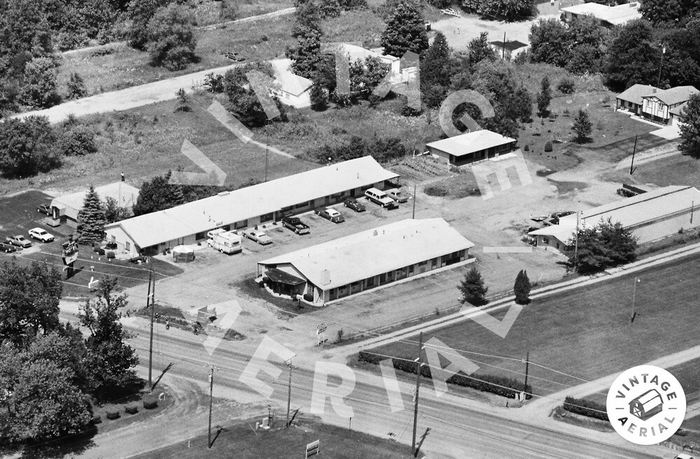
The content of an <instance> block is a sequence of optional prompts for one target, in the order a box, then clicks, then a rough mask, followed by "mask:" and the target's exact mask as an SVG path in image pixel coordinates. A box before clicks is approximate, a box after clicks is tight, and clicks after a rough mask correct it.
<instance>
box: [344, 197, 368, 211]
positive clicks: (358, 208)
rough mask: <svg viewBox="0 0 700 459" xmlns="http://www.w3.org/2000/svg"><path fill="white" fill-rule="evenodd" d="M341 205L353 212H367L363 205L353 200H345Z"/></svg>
mask: <svg viewBox="0 0 700 459" xmlns="http://www.w3.org/2000/svg"><path fill="white" fill-rule="evenodd" d="M343 205H344V206H345V207H349V208H350V209H352V210H354V211H355V212H364V211H365V210H367V209H365V206H364V204H362V203H361V202H359V201H358V200H357V199H355V198H348V199H346V200H345V202H344V203H343Z"/></svg>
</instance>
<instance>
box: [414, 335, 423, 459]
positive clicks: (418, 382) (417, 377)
mask: <svg viewBox="0 0 700 459" xmlns="http://www.w3.org/2000/svg"><path fill="white" fill-rule="evenodd" d="M422 351H423V332H420V336H419V338H418V358H417V359H416V360H414V362H417V364H418V366H417V368H416V396H415V399H414V403H413V440H412V441H411V452H412V453H413V454H414V455H415V454H416V453H418V450H417V449H416V430H417V429H418V396H419V393H420V371H421V368H422V363H421V352H422Z"/></svg>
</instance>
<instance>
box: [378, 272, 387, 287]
mask: <svg viewBox="0 0 700 459" xmlns="http://www.w3.org/2000/svg"><path fill="white" fill-rule="evenodd" d="M385 283H386V273H382V274H380V275H379V285H382V284H385Z"/></svg>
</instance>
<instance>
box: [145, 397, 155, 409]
mask: <svg viewBox="0 0 700 459" xmlns="http://www.w3.org/2000/svg"><path fill="white" fill-rule="evenodd" d="M143 407H144V408H145V409H147V410H152V409H155V408H157V407H158V398H157V397H153V396H149V397H146V398H144V399H143Z"/></svg>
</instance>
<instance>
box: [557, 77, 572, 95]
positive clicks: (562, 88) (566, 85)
mask: <svg viewBox="0 0 700 459" xmlns="http://www.w3.org/2000/svg"><path fill="white" fill-rule="evenodd" d="M557 89H558V90H559V92H560V93H562V94H573V93H574V91H575V89H576V86H575V84H574V81H573V80H572V79H571V78H562V80H561V81H560V82H559V84H558V85H557Z"/></svg>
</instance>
